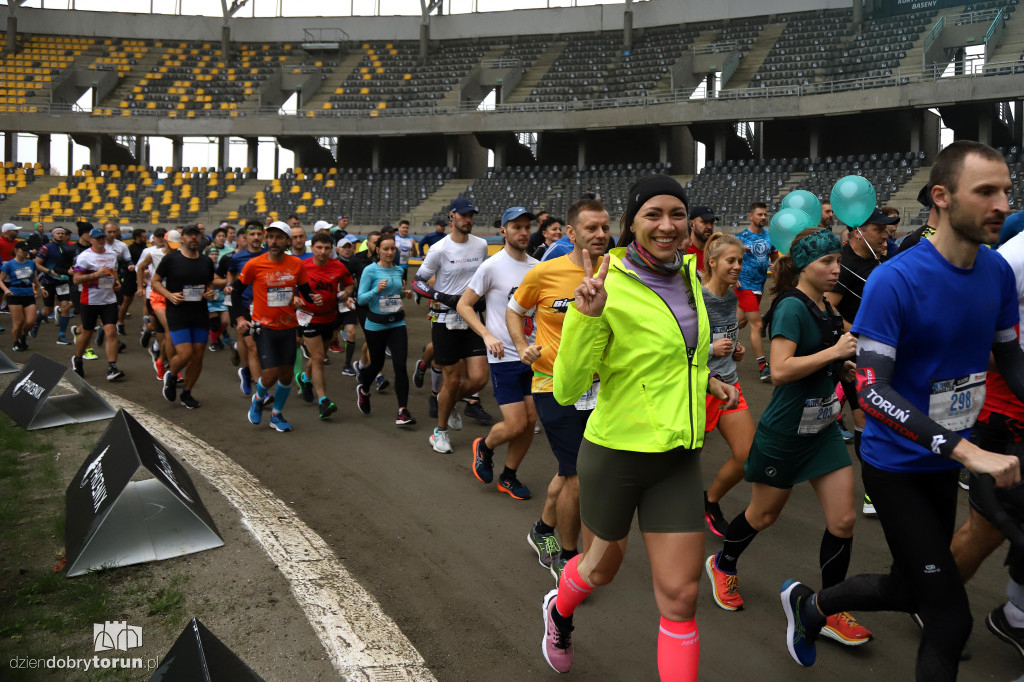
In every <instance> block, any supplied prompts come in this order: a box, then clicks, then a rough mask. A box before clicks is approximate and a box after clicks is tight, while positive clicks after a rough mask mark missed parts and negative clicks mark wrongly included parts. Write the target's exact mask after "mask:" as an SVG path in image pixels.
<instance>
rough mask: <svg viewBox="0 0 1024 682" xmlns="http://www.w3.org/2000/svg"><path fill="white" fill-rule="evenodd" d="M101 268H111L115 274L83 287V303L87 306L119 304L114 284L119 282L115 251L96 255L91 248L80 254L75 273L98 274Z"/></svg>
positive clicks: (87, 283) (91, 281)
mask: <svg viewBox="0 0 1024 682" xmlns="http://www.w3.org/2000/svg"><path fill="white" fill-rule="evenodd" d="M100 268H111V269H112V270H113V271H114V273H115V274H113V275H104V276H103V277H100V278H99V279H94V280H90V281H88V282H85V283H83V284H82V285H81V289H82V303H84V304H86V305H106V304H108V303H117V294H116V293H115V292H114V282H116V281H117V274H116V273H117V254H115V253H114V252H113V251H104V252H103V253H96V252H95V251H93V250H92V249H91V248H90V249H86V250H85V251H83V252H82V253H80V254H78V258H76V259H75V272H83V273H92V272H98V271H99V270H100Z"/></svg>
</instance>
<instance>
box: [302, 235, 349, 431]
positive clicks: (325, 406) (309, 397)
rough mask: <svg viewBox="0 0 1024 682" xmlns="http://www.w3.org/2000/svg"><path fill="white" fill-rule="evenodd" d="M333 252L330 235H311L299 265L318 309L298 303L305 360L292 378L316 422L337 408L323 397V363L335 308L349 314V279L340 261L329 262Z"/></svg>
mask: <svg viewBox="0 0 1024 682" xmlns="http://www.w3.org/2000/svg"><path fill="white" fill-rule="evenodd" d="M333 250H334V242H333V241H332V240H331V237H330V234H328V233H326V232H324V233H320V232H318V233H316V234H314V235H313V239H312V254H313V257H312V258H310V259H309V260H305V261H303V262H302V267H304V268H305V270H306V275H307V276H308V277H309V286H310V288H311V289H312V290H313V291H315V292H318V293H319V294H320V297H321V299H322V305H316V303H314V302H312V301H311V300H309V299H305V298H303V299H299V303H300V307H299V309H297V311H296V316H297V319H298V321H299V327H300V329H301V332H302V339H303V341H305V343H306V349H307V350H308V352H309V359H308V360H306V361H305V363H304V365H303V371H301V372H298V373H297V374H296V377H295V378H296V380H297V383H298V384H299V389H300V390H301V391H302V399H303V400H305V401H306V402H307V403H311V402H313V400H314V399H315V400H316V403H317V410H318V412H319V415H320V419H327V418H328V417H330V416H331V415H332V414H334V413H335V412H336V411H337V410H338V406H337V405H336V404H334V402H333V401H332V400H331V399H330V398H328V397H327V381H326V379H325V377H324V360H325V359H326V355H327V344H328V343H329V342H330V339H331V335H332V334H334V333H335V331H337V329H338V318H339V315H338V310H339V308H342V307H343V308H344V309H345V311H346V312H351V311H349V308H348V306H347V305H346V303H347V301H348V299H349V297H350V296H351V295H352V286H353V281H352V275H350V274H349V272H348V269H347V268H345V266H344V265H342V263H341V261H339V260H334V259H332V258H331V251H333Z"/></svg>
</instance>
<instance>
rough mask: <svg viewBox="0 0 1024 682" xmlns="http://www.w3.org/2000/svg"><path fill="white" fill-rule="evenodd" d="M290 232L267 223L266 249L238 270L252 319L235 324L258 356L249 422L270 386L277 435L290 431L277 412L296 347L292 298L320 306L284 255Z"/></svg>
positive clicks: (237, 294) (257, 416)
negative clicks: (249, 335)
mask: <svg viewBox="0 0 1024 682" xmlns="http://www.w3.org/2000/svg"><path fill="white" fill-rule="evenodd" d="M290 232H291V230H290V228H289V227H288V225H287V224H285V223H282V222H280V221H278V222H273V223H271V224H270V226H269V227H268V228H267V253H265V254H263V255H262V256H257V257H256V258H253V259H252V260H250V261H249V262H248V263H246V264H245V267H244V268H242V272H241V273H240V274H239V276H238V279H239V281H240V282H242V284H245V285H249V286H251V287H252V322H251V323H250V322H249V321H248V320H246V319H245V318H244V317H239V318H238V321H237V323H236V325H237V329H238V333H239V334H245V333H246V332H247V331H249V329H250V327H251V328H252V333H253V336H254V337H255V340H256V351H257V353H259V356H260V368H261V369H260V378H259V380H258V381H257V382H256V395H254V396H253V398H252V404H251V405H250V406H249V422H250V423H251V424H259V423H260V422H261V421H263V401H264V399H266V397H267V394H268V393H269V392H270V387H271V386H274V408H273V412H272V413H271V415H270V427H271V428H272V429H277V431H279V432H282V433H283V432H285V431H291V430H292V425H291V424H289V423H288V420H286V419H285V418H284V414H283V413H282V411H283V410H284V403H285V401H286V400H288V394H289V393H290V392H291V388H292V366H293V365H294V364H295V351H296V347H297V346H296V341H295V338H296V331H297V330H298V326H299V323H298V320H297V319H296V317H295V308H293V307H292V299H293V298H294V297H295V291H296V290H298V291H299V292H301V293H302V295H303V296H304V297H305V298H306V300H309V301H313V302H314V303H315V304H316V305H318V306H320V305H323V298H322V297H321V296H320V294H316V293H313V290H312V289H311V288H310V286H309V275H307V274H306V270H305V268H303V267H302V261H301V260H299V258H297V257H295V256H290V255H288V254H286V253H285V250H286V249H287V248H288V247H289V246H290V245H291V236H290ZM241 289H242V287H237V288H234V289H232V292H231V298H232V305H233V306H236V307H237V306H239V305H241V293H242V292H241ZM236 299H237V300H236Z"/></svg>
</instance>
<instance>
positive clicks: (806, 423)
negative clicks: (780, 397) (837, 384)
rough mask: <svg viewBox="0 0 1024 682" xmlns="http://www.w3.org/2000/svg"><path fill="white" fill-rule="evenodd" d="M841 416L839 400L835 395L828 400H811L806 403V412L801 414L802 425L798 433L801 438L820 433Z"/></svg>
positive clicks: (797, 430)
mask: <svg viewBox="0 0 1024 682" xmlns="http://www.w3.org/2000/svg"><path fill="white" fill-rule="evenodd" d="M837 414H839V398H837V397H836V394H835V393H833V394H832V395H831V396H830V397H828V398H811V399H809V400H805V401H804V410H803V412H801V413H800V425H799V426H798V427H797V429H796V432H797V433H798V434H800V435H801V436H810V435H814V434H815V433H820V432H821V431H822V430H824V428H825V427H826V426H828V425H829V424H831V423H832V422H833V421H835V419H836V415H837Z"/></svg>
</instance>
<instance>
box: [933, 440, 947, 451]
mask: <svg viewBox="0 0 1024 682" xmlns="http://www.w3.org/2000/svg"><path fill="white" fill-rule="evenodd" d="M945 444H946V439H945V437H943V436H932V452H934V453H935V454H936V455H939V454H942V453H940V452H939V446H940V445H945Z"/></svg>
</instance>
